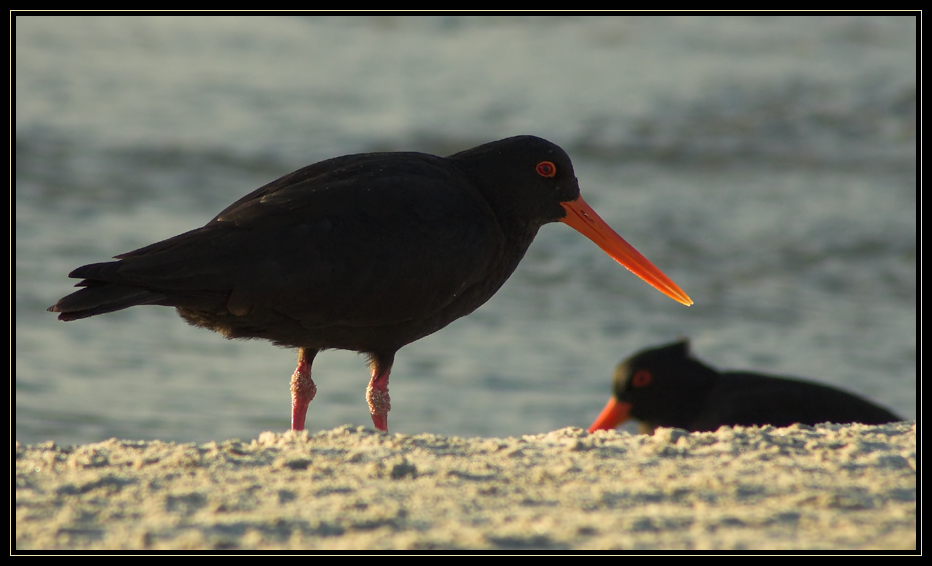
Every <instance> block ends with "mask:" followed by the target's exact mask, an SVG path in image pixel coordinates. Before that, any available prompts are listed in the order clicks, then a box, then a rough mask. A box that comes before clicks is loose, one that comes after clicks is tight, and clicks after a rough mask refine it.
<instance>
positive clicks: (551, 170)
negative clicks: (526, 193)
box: [537, 161, 557, 177]
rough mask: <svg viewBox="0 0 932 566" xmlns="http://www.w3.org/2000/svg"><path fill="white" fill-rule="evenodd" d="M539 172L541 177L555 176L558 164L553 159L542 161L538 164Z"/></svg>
mask: <svg viewBox="0 0 932 566" xmlns="http://www.w3.org/2000/svg"><path fill="white" fill-rule="evenodd" d="M537 174H538V175H540V176H541V177H553V176H554V175H556V174H557V166H556V165H554V164H553V162H551V161H541V162H540V163H538V164H537Z"/></svg>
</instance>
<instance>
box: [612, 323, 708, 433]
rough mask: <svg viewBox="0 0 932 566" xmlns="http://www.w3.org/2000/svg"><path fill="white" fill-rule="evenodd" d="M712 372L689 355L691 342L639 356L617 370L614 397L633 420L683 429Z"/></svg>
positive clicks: (622, 364) (679, 343)
mask: <svg viewBox="0 0 932 566" xmlns="http://www.w3.org/2000/svg"><path fill="white" fill-rule="evenodd" d="M708 372H709V368H706V367H705V366H703V365H702V364H701V363H700V362H698V361H696V360H694V359H692V358H691V357H690V355H689V341H688V340H685V339H684V340H681V341H679V342H674V343H672V344H667V345H665V346H660V347H657V348H652V349H649V350H644V351H642V352H638V353H637V354H635V355H633V356H631V357H630V358H628V359H626V360H625V361H623V362H622V363H620V364H618V367H617V368H615V376H614V378H613V380H614V394H615V398H616V399H617V400H618V401H623V402H626V403H630V404H631V416H632V417H634V418H636V419H638V420H640V421H645V422H651V423H656V424H658V425H660V426H682V425H677V424H676V422H677V421H678V420H680V419H681V418H683V417H686V416H688V415H687V413H688V412H689V410H688V407H689V406H690V405H691V403H694V402H695V401H696V396H697V395H699V391H701V389H702V388H703V387H704V386H706V384H707V382H708V379H709V374H708Z"/></svg>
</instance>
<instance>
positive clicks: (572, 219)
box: [560, 197, 693, 306]
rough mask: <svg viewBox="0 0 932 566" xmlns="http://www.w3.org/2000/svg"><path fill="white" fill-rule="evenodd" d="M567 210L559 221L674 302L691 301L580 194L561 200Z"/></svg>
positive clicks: (687, 304)
mask: <svg viewBox="0 0 932 566" xmlns="http://www.w3.org/2000/svg"><path fill="white" fill-rule="evenodd" d="M560 204H561V205H562V206H563V208H564V209H565V210H566V216H565V217H563V218H562V219H560V222H563V223H564V224H568V225H570V226H572V227H573V229H574V230H576V231H577V232H579V233H580V234H582V235H583V236H585V237H587V238H589V239H590V240H592V241H593V242H594V243H595V244H596V245H597V246H599V247H600V248H602V250H603V251H604V252H605V253H607V254H608V255H610V256H612V258H614V259H615V261H617V262H618V263H620V264H621V265H623V266H625V267H627V268H628V270H629V271H631V272H632V273H634V274H635V275H637V276H638V277H640V278H641V279H643V280H644V281H646V282H647V283H649V284H650V285H652V286H653V287H654V288H655V289H657V290H658V291H660V292H661V293H663V294H664V295H666V296H668V297H670V298H671V299H673V300H674V301H677V302H680V303H683V304H684V305H686V306H689V305H691V304H693V301H692V299H690V298H689V295H687V294H686V293H684V292H683V290H682V289H680V288H679V287H678V286H677V285H676V283H674V282H673V281H672V280H671V279H670V278H669V277H667V276H666V275H664V274H663V272H662V271H660V270H659V269H657V268H656V267H655V266H654V264H652V263H651V262H650V261H649V260H648V259H647V258H646V257H644V256H642V255H641V254H640V252H638V251H637V250H636V249H634V247H633V246H632V245H631V244H629V243H628V242H626V241H624V239H623V238H622V237H621V236H619V235H618V234H616V233H615V231H614V230H612V229H611V227H610V226H609V225H608V224H606V223H605V221H604V220H602V219H601V218H600V217H599V215H598V214H596V213H595V211H594V210H592V207H591V206H589V205H588V204H586V201H584V200H583V198H582V197H579V198H577V199H576V200H574V201H570V202H563V203H560Z"/></svg>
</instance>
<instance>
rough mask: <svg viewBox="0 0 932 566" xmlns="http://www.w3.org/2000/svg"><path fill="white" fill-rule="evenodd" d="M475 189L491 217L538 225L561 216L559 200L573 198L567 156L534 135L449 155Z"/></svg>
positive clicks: (572, 176)
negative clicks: (484, 201) (488, 206)
mask: <svg viewBox="0 0 932 566" xmlns="http://www.w3.org/2000/svg"><path fill="white" fill-rule="evenodd" d="M449 159H450V160H451V161H454V162H455V163H456V164H457V166H458V167H459V168H460V169H462V170H463V171H464V172H465V173H466V174H467V175H468V176H469V177H470V178H471V179H472V181H473V182H474V183H475V184H476V185H477V186H478V187H479V188H480V190H481V191H482V194H483V196H484V197H485V198H486V200H488V201H489V204H490V205H491V206H492V208H493V210H495V211H496V214H501V215H505V216H508V217H515V218H519V219H521V220H522V221H523V222H524V223H527V224H531V225H537V226H541V225H543V224H546V223H548V222H555V221H557V220H560V219H561V218H563V217H564V216H566V210H565V209H564V208H563V207H562V206H560V203H561V202H569V201H573V200H576V199H577V198H579V184H578V183H577V181H576V174H575V173H574V172H573V163H572V161H570V157H569V155H567V154H566V152H565V151H563V150H562V149H561V148H560V147H559V146H557V145H555V144H553V143H550V142H549V141H547V140H545V139H541V138H538V137H534V136H516V137H513V138H505V139H503V140H498V141H494V142H490V143H487V144H483V145H480V146H478V147H474V148H472V149H468V150H466V151H461V152H460V153H456V154H453V155H451V156H450V157H449Z"/></svg>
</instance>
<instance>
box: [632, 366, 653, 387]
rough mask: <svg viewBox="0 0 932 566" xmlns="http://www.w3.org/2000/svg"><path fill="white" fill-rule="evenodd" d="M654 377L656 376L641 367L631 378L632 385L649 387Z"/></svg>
mask: <svg viewBox="0 0 932 566" xmlns="http://www.w3.org/2000/svg"><path fill="white" fill-rule="evenodd" d="M653 378H654V376H653V375H651V373H650V372H649V371H647V370H646V369H639V370H638V371H636V372H634V376H633V377H632V378H631V385H633V386H634V387H647V386H648V385H649V384H650V382H651V380H652V379H653Z"/></svg>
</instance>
